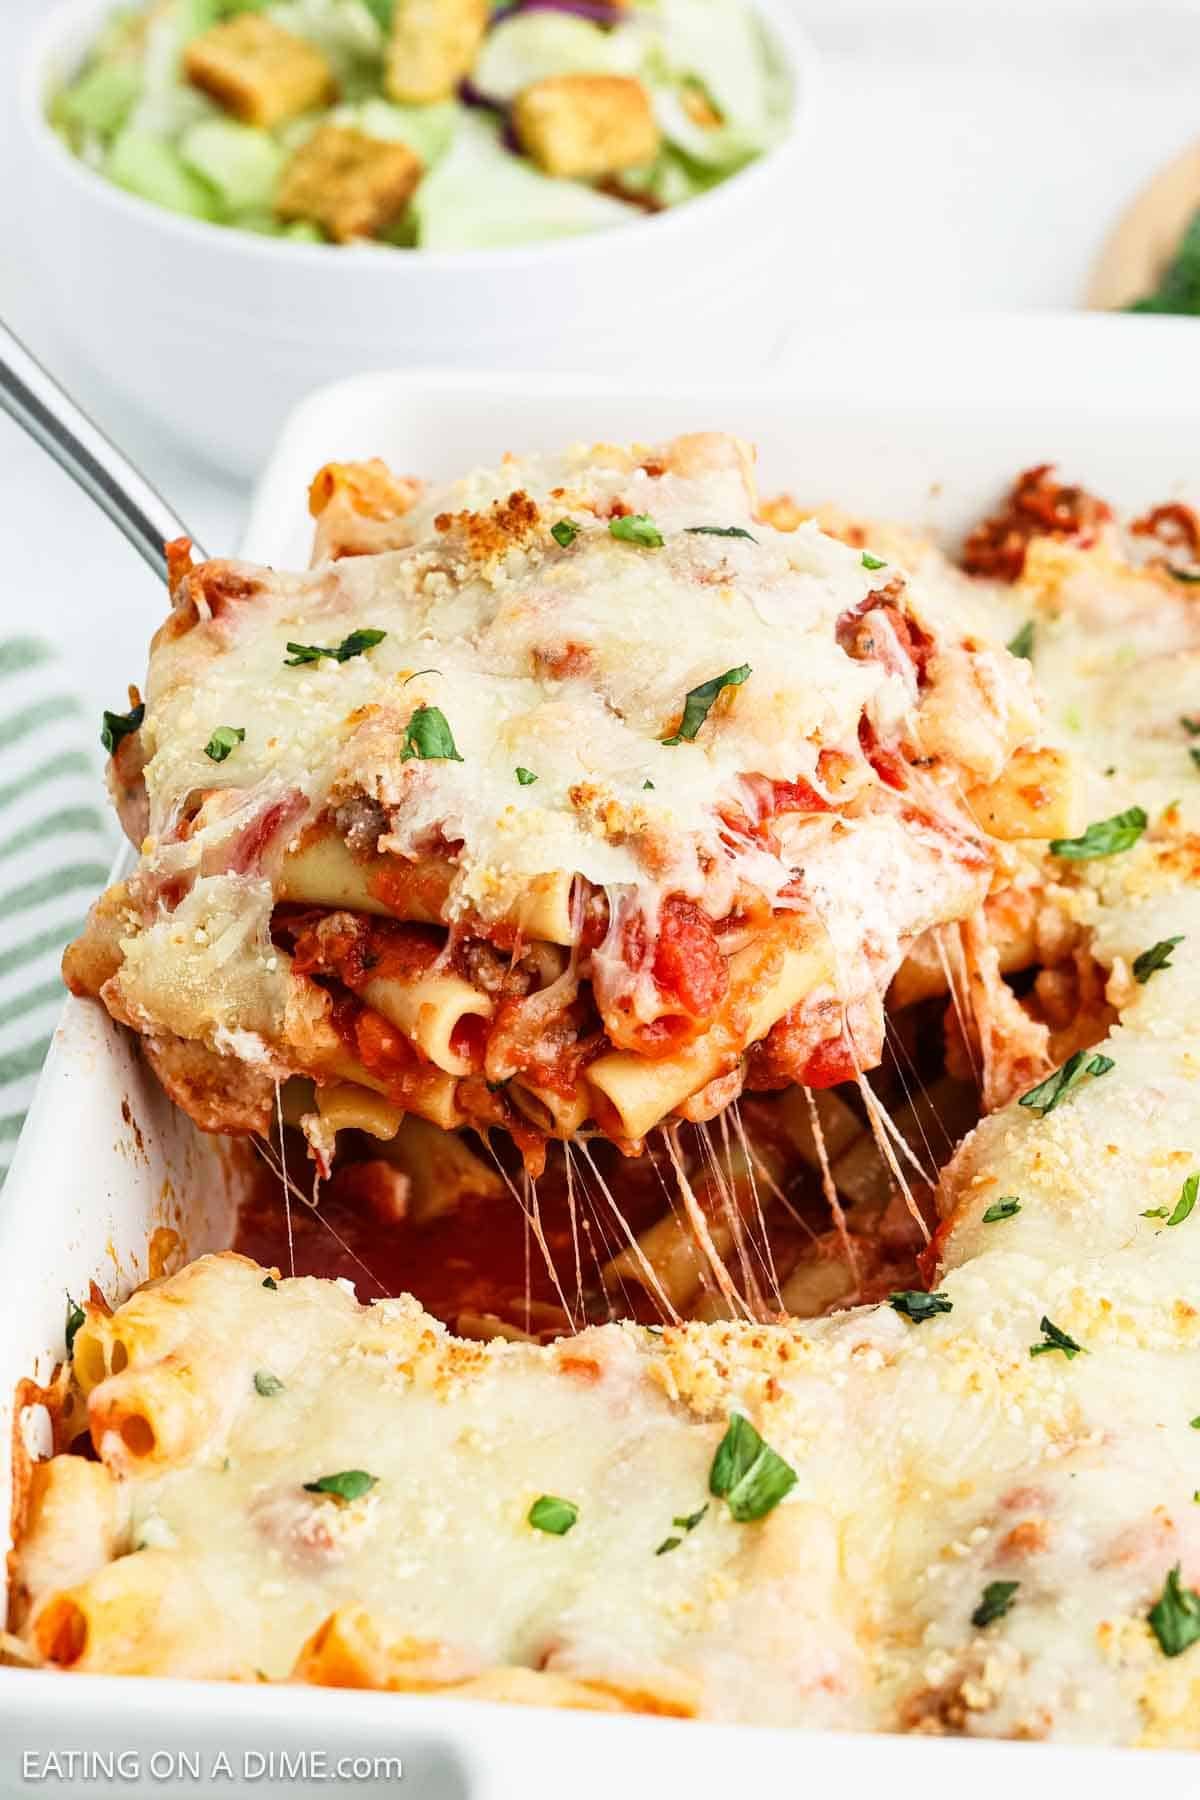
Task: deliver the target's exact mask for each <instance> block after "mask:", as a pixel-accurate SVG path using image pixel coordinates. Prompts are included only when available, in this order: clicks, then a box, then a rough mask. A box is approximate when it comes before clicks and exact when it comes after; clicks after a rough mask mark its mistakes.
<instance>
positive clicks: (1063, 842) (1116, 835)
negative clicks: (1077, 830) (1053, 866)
mask: <svg viewBox="0 0 1200 1800" xmlns="http://www.w3.org/2000/svg"><path fill="white" fill-rule="evenodd" d="M1148 824H1149V820H1148V819H1147V817H1146V814H1145V813H1144V812H1143V810H1142V808H1141V807H1140V806H1131V807H1130V808H1129V809H1128V811H1127V812H1122V813H1115V814H1114V815H1113V817H1112V818H1111V819H1097V820H1095V821H1094V822H1093V823H1092V824H1091V825H1089V826H1088V828H1087V830H1086V831H1085V832H1084V834H1083V836H1082V837H1076V838H1051V840H1050V854H1051V856H1062V857H1065V858H1066V859H1067V860H1068V861H1069V862H1093V861H1094V860H1095V858H1096V857H1098V856H1119V855H1120V853H1121V851H1122V850H1131V849H1132V848H1133V846H1134V845H1135V844H1136V843H1137V841H1138V839H1139V838H1140V837H1141V835H1142V833H1143V831H1145V829H1146V826H1147V825H1148Z"/></svg>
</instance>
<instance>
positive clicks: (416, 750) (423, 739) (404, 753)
mask: <svg viewBox="0 0 1200 1800" xmlns="http://www.w3.org/2000/svg"><path fill="white" fill-rule="evenodd" d="M413 756H417V757H419V758H420V759H421V761H422V762H461V761H462V760H463V759H462V757H461V756H460V755H459V754H458V748H457V746H456V744H455V742H454V733H453V732H452V731H451V729H450V726H449V723H448V721H447V719H446V715H445V713H444V712H443V711H442V709H441V707H440V706H418V708H417V710H416V712H415V713H414V714H413V716H412V718H411V719H410V720H409V721H408V729H407V731H406V732H405V734H404V747H403V749H402V750H401V752H400V761H401V762H408V760H409V758H410V757H413Z"/></svg>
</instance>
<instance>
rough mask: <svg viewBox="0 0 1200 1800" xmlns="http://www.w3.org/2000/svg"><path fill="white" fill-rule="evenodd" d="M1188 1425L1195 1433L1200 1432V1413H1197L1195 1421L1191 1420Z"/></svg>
mask: <svg viewBox="0 0 1200 1800" xmlns="http://www.w3.org/2000/svg"><path fill="white" fill-rule="evenodd" d="M1188 1424H1189V1425H1190V1426H1191V1428H1192V1430H1193V1431H1200V1413H1197V1414H1196V1417H1195V1418H1194V1419H1189V1420H1188Z"/></svg>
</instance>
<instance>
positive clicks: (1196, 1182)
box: [1167, 1174, 1200, 1225]
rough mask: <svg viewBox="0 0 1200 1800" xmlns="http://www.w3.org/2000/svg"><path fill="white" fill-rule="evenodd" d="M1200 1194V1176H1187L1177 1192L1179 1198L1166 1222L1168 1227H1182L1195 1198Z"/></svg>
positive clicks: (1194, 1202)
mask: <svg viewBox="0 0 1200 1800" xmlns="http://www.w3.org/2000/svg"><path fill="white" fill-rule="evenodd" d="M1198 1193H1200V1174H1195V1175H1189V1176H1188V1178H1187V1180H1186V1181H1185V1182H1184V1184H1183V1186H1182V1187H1181V1188H1180V1190H1179V1198H1178V1200H1177V1201H1176V1202H1175V1210H1174V1212H1173V1213H1172V1214H1171V1216H1170V1218H1169V1219H1168V1220H1167V1224H1168V1225H1182V1224H1183V1221H1184V1220H1185V1219H1186V1218H1188V1217H1189V1215H1190V1214H1191V1211H1192V1208H1193V1207H1194V1206H1195V1204H1196V1196H1197V1194H1198Z"/></svg>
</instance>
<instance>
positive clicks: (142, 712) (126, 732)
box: [100, 706, 146, 756]
mask: <svg viewBox="0 0 1200 1800" xmlns="http://www.w3.org/2000/svg"><path fill="white" fill-rule="evenodd" d="M145 716H146V708H145V707H144V706H131V707H130V709H129V711H128V712H127V713H114V712H106V713H105V714H104V718H103V722H102V724H101V726H100V742H101V743H102V744H103V745H104V748H105V749H106V750H107V751H108V754H109V755H110V756H112V755H113V753H114V752H115V750H116V748H117V745H118V744H119V743H120V742H121V739H122V738H127V737H129V736H130V735H131V734H132V733H133V732H135V731H136V730H137V729H138V727H139V726H140V725H141V723H142V720H143V719H144V718H145Z"/></svg>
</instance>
